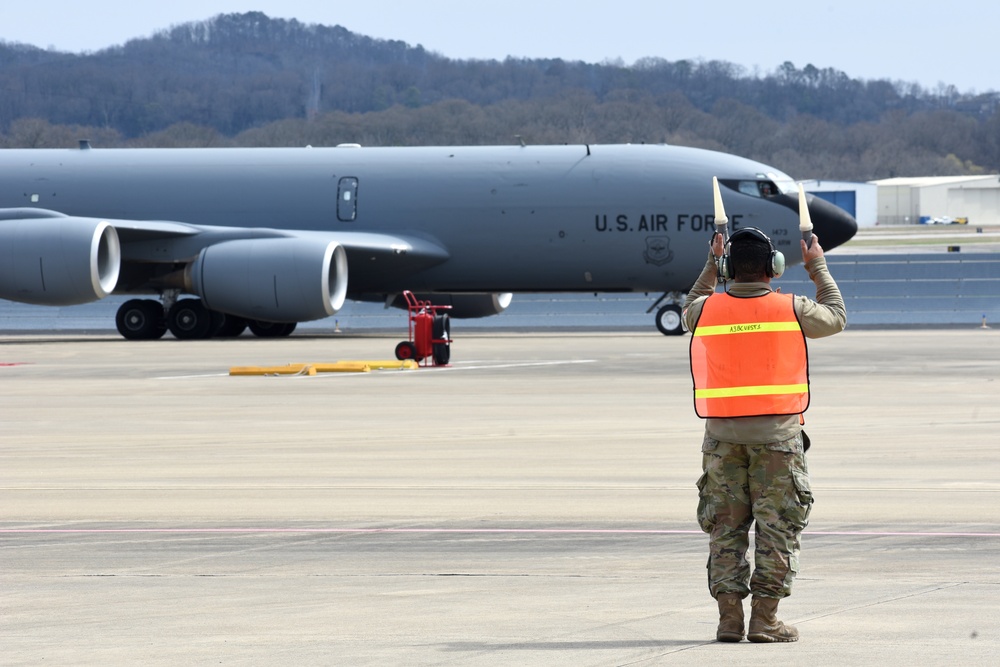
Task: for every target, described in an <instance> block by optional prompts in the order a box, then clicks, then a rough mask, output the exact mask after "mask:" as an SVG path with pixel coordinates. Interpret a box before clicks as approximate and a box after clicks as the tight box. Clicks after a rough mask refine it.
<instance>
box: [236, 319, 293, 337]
mask: <svg viewBox="0 0 1000 667" xmlns="http://www.w3.org/2000/svg"><path fill="white" fill-rule="evenodd" d="M298 324H299V323H298V322H264V321H263V320H250V322H249V323H248V326H249V327H250V332H251V333H252V334H253V335H254V336H257V337H258V338H281V337H283V336H290V335H291V333H292V332H293V331H295V327H296V326H298Z"/></svg>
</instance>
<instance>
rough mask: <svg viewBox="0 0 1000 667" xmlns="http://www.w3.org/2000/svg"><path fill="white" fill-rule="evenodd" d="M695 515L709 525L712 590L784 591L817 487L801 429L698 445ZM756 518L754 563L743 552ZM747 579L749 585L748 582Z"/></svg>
mask: <svg viewBox="0 0 1000 667" xmlns="http://www.w3.org/2000/svg"><path fill="white" fill-rule="evenodd" d="M701 451H702V469H703V470H704V471H705V472H704V474H703V475H702V476H701V479H699V480H698V523H699V524H700V525H701V529H702V530H704V531H705V532H706V533H708V534H709V535H710V536H711V538H710V541H709V545H710V546H709V555H708V587H709V590H710V591H711V592H712V597H718V596H719V594H720V593H739V594H740V596H741V597H746V596H747V595H748V594H749V593H750V591H751V590H752V591H753V593H754V595H758V596H762V597H770V598H783V597H785V596H787V595H790V594H791V591H792V580H793V579H794V578H795V574H796V572H798V570H799V534H800V533H801V532H802V529H803V528H805V527H806V525H807V524H808V523H809V511H810V510H811V509H812V503H813V498H812V492H811V491H810V490H809V472H808V470H807V468H806V457H805V452H803V451H802V436H801V435H796V436H795V437H793V438H790V439H788V440H784V441H781V442H773V443H769V444H766V445H740V444H737V443H733V442H719V441H718V440H716V439H715V438H712V437H711V436H708V435H706V436H705V440H704V443H703V444H702V447H701ZM755 521H756V526H755V536H756V540H755V541H756V547H755V552H754V560H755V563H756V568H755V569H754V571H753V577H752V578H751V576H750V564H749V563H748V562H747V559H746V553H747V549H748V548H749V546H750V537H749V530H750V524H751V523H754V522H755ZM748 583H749V586H748V585H747V584H748Z"/></svg>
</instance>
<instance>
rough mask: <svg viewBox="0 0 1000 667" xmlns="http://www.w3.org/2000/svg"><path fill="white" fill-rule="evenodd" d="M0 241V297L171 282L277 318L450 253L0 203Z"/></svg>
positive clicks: (100, 293)
mask: <svg viewBox="0 0 1000 667" xmlns="http://www.w3.org/2000/svg"><path fill="white" fill-rule="evenodd" d="M5 241H7V242H6V243H5ZM0 246H6V248H7V252H6V253H0V254H2V257H0V259H2V260H4V261H0V265H2V266H0V287H2V292H3V293H0V298H5V299H10V300H14V301H22V302H25V303H35V304H41V305H73V304H79V303H87V302H89V301H94V300H96V299H100V298H103V297H105V296H107V295H108V294H110V293H112V292H118V293H155V292H158V291H163V290H164V289H171V288H175V289H183V290H184V291H187V292H190V293H194V294H197V295H199V296H201V297H202V299H203V300H204V301H205V302H206V305H208V306H209V307H215V308H218V309H220V310H228V311H230V312H243V313H246V314H247V315H251V314H256V315H258V316H259V317H260V318H261V319H271V320H275V321H286V320H287V321H299V320H304V319H316V318H319V317H326V316H329V315H332V314H333V313H334V312H336V310H337V309H338V308H339V307H340V305H341V304H342V302H343V299H344V296H345V295H346V292H347V290H348V286H349V284H350V282H354V283H355V284H364V285H367V286H369V287H370V286H373V285H374V286H376V287H377V285H378V283H379V281H387V280H391V279H398V277H400V276H405V275H409V274H412V273H415V272H418V271H420V270H423V269H425V268H428V267H430V266H434V265H436V264H440V263H441V262H444V261H445V260H447V259H448V257H449V254H448V251H447V250H446V249H445V248H444V247H443V246H442V245H441V244H440V243H438V242H436V241H435V240H433V239H432V238H430V237H427V236H423V235H420V234H406V233H395V232H391V233H380V232H316V231H299V230H295V229H272V228H251V227H218V226H208V225H192V224H188V223H185V222H178V221H170V220H118V219H101V218H88V217H75V216H67V215H64V214H62V213H59V212H57V211H49V210H44V209H0ZM14 248H16V249H17V252H16V253H15V252H14ZM182 265H183V266H185V267H188V268H187V270H179V269H178V267H179V266H182ZM349 281H350V282H349ZM265 302H266V303H267V305H266V306H264V305H262V304H264V303H265Z"/></svg>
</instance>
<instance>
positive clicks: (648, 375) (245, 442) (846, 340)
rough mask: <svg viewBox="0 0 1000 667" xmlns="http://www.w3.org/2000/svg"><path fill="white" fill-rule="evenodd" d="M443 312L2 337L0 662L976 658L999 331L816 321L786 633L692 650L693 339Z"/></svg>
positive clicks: (989, 629)
mask: <svg viewBox="0 0 1000 667" xmlns="http://www.w3.org/2000/svg"><path fill="white" fill-rule="evenodd" d="M453 335H455V336H456V342H455V344H454V345H453V351H452V358H453V361H454V364H453V366H451V367H448V368H425V369H420V370H416V371H378V372H372V373H368V374H320V375H316V376H312V377H308V376H303V377H230V376H228V375H227V371H228V369H229V368H230V367H231V366H249V365H268V366H270V365H281V364H287V363H299V362H332V361H338V360H353V359H380V358H387V357H391V356H392V350H393V347H394V345H395V342H396V341H397V338H396V337H389V336H382V335H369V336H351V337H349V336H335V335H316V336H308V335H306V336H293V337H292V338H290V339H287V340H277V341H275V340H270V341H269V340H262V339H253V338H241V339H237V340H232V341H224V340H209V341H175V340H170V339H164V340H162V341H156V342H128V341H123V340H121V339H119V338H118V337H117V335H116V334H110V333H109V334H107V335H87V336H81V335H74V334H64V335H54V336H0V396H2V403H0V404H2V406H3V407H2V410H3V416H2V419H0V508H2V510H0V591H2V593H0V600H2V603H0V663H2V664H4V665H8V666H9V665H39V664H73V665H98V664H100V665H108V664H144V665H176V664H185V665H203V664H204V665H207V664H213V665H217V664H225V665H251V664H252V665H289V664H295V665H404V664H405V665H507V664H511V665H515V664H516V665H730V664H731V665H737V664H739V665H746V664H762V663H764V661H770V660H780V661H782V662H783V663H785V664H808V665H846V664H852V665H876V664H877V665H880V666H881V667H892V666H895V665H945V664H965V665H986V664H995V660H996V656H997V655H998V654H1000V556H998V553H1000V476H998V471H1000V448H998V446H997V432H998V429H1000V378H998V376H1000V330H995V329H979V328H970V329H968V330H948V331H931V330H923V331H872V330H864V331H860V330H859V331H853V330H850V329H849V330H848V331H846V332H844V333H843V334H840V335H838V336H834V337H832V338H828V339H823V340H817V341H811V342H810V354H811V362H812V365H811V378H812V384H813V407H812V408H811V409H810V410H809V412H808V413H807V425H806V428H807V430H808V432H809V433H810V435H811V437H812V440H813V448H812V450H810V452H809V465H810V468H811V474H812V484H813V490H814V493H815V496H816V505H815V508H814V510H813V515H812V521H811V524H810V526H809V528H808V529H807V531H806V533H805V535H804V537H803V552H802V563H801V572H800V575H799V577H798V579H797V581H796V583H795V588H794V594H793V595H792V597H790V598H788V599H787V600H785V601H784V602H782V604H781V608H780V616H781V617H782V618H783V619H784V620H786V621H788V622H790V623H793V624H795V625H796V626H797V627H798V628H799V631H800V632H801V635H802V639H801V640H800V641H799V642H797V643H794V644H784V645H757V644H749V643H747V642H742V643H740V644H719V643H716V642H714V636H715V626H716V622H717V610H716V606H715V603H714V601H713V600H712V599H711V597H710V596H709V594H708V591H707V587H706V573H705V562H706V559H707V537H706V536H705V535H704V534H702V533H701V532H700V531H699V529H698V526H697V524H696V522H695V519H694V513H695V507H696V504H697V494H696V491H695V487H694V483H695V481H696V480H697V478H698V476H699V474H700V459H701V455H700V443H701V436H702V430H703V425H702V423H701V421H700V420H698V419H697V418H696V417H695V416H694V413H693V410H692V399H691V386H690V385H691V381H690V375H689V373H688V370H687V345H688V340H689V339H688V338H687V337H679V338H666V337H663V336H661V335H659V334H657V333H635V334H620V333H616V334H595V333H587V334H579V333H578V334H545V335H538V334H532V333H527V332H525V333H513V334H495V333H492V334H491V333H476V334H471V335H470V334H466V335H463V332H462V329H461V324H460V323H458V324H456V325H455V326H454V327H453Z"/></svg>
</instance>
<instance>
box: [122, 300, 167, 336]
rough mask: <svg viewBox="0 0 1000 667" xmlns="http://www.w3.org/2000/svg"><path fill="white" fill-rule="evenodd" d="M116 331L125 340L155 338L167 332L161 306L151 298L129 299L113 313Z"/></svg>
mask: <svg viewBox="0 0 1000 667" xmlns="http://www.w3.org/2000/svg"><path fill="white" fill-rule="evenodd" d="M115 326H117V327H118V333H120V334H121V335H122V337H123V338H125V339H127V340H156V339H157V338H162V337H163V334H165V333H166V332H167V323H166V319H165V318H164V316H163V306H162V305H160V303H159V302H158V301H153V300H152V299H129V300H128V301H126V302H125V303H123V304H122V305H121V306H120V307H119V308H118V312H117V313H116V314H115Z"/></svg>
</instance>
